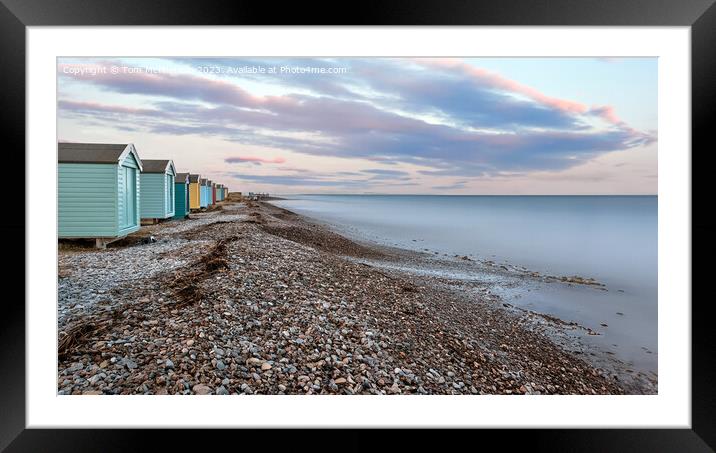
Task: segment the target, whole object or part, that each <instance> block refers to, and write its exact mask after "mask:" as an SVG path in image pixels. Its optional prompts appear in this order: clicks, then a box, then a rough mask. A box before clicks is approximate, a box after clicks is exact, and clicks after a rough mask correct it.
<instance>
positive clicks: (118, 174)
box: [57, 143, 142, 248]
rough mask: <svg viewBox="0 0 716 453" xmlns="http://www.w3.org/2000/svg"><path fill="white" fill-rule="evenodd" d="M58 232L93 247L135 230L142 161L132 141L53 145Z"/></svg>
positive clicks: (103, 245) (136, 228) (101, 245)
mask: <svg viewBox="0 0 716 453" xmlns="http://www.w3.org/2000/svg"><path fill="white" fill-rule="evenodd" d="M57 167H58V168H57V194H58V200H57V235H58V237H59V238H92V239H95V240H96V245H97V247H100V248H104V247H106V245H107V244H108V243H109V242H112V241H114V240H116V239H120V238H122V237H124V236H126V235H128V234H130V233H133V232H135V231H137V230H138V229H139V226H140V223H139V201H140V200H139V185H140V178H139V175H140V172H141V171H142V160H141V159H140V158H139V154H138V153H137V150H136V149H135V147H134V145H133V144H131V143H129V144H107V143H59V144H58V145H57Z"/></svg>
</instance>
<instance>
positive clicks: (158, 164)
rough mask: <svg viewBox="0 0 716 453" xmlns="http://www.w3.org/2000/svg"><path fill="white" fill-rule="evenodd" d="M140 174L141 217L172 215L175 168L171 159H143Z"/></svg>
mask: <svg viewBox="0 0 716 453" xmlns="http://www.w3.org/2000/svg"><path fill="white" fill-rule="evenodd" d="M142 166H143V168H142V174H141V175H140V181H141V184H140V185H139V189H140V190H139V191H140V201H141V203H140V208H141V210H140V212H141V216H142V219H151V220H152V221H156V220H159V219H168V218H169V217H174V199H175V190H176V188H175V187H174V180H175V178H176V174H177V172H176V169H175V168H174V162H172V161H171V160H166V159H160V160H144V161H142Z"/></svg>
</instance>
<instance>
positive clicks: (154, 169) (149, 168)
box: [142, 159, 176, 174]
mask: <svg viewBox="0 0 716 453" xmlns="http://www.w3.org/2000/svg"><path fill="white" fill-rule="evenodd" d="M142 163H143V164H144V168H143V169H142V173H166V172H167V171H169V170H171V173H172V174H176V170H175V169H174V162H172V160H171V159H169V160H167V159H147V160H144V161H142Z"/></svg>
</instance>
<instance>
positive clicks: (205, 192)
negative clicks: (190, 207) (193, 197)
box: [199, 178, 209, 208]
mask: <svg viewBox="0 0 716 453" xmlns="http://www.w3.org/2000/svg"><path fill="white" fill-rule="evenodd" d="M199 181H200V182H199V185H200V187H201V199H200V200H199V207H201V208H205V207H207V206H209V203H208V201H209V189H208V188H207V187H206V181H207V179H205V178H201V179H200V180H199Z"/></svg>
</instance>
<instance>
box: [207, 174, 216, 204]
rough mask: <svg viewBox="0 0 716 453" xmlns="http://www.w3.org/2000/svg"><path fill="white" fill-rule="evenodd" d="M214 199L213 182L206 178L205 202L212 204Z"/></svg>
mask: <svg viewBox="0 0 716 453" xmlns="http://www.w3.org/2000/svg"><path fill="white" fill-rule="evenodd" d="M215 202H216V200H214V182H213V181H212V180H211V179H207V180H206V204H207V205H208V206H212V205H213V204H214V203H215Z"/></svg>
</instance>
